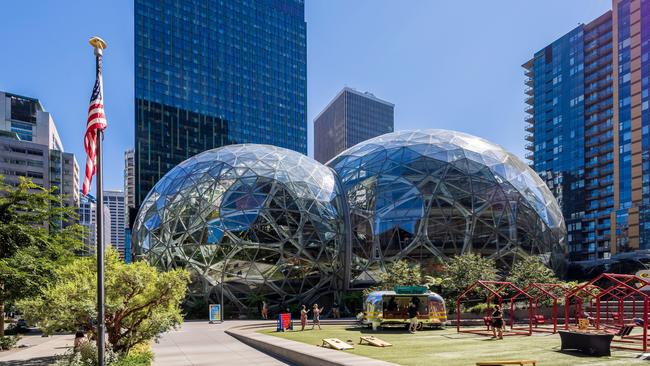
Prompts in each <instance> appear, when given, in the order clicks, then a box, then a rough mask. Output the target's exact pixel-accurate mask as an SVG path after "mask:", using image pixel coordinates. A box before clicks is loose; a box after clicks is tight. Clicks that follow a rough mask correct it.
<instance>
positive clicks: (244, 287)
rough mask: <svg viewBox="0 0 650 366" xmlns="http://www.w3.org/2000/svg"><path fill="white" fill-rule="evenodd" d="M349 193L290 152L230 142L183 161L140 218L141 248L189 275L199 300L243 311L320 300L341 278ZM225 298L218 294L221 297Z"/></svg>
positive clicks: (162, 183) (318, 167)
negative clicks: (344, 197) (220, 302)
mask: <svg viewBox="0 0 650 366" xmlns="http://www.w3.org/2000/svg"><path fill="white" fill-rule="evenodd" d="M342 203H343V201H342V197H341V196H340V195H339V191H338V185H337V183H336V179H335V176H334V173H333V172H332V171H331V170H330V169H329V168H327V167H326V166H324V165H322V164H320V163H318V162H316V161H314V160H312V159H310V158H308V157H307V156H304V155H302V154H299V153H297V152H295V151H292V150H287V149H284V148H280V147H275V146H268V145H254V144H246V145H230V146H225V147H221V148H218V149H214V150H210V151H206V152H203V153H201V154H198V155H196V156H194V157H192V158H190V159H188V160H186V161H184V162H183V163H181V164H179V165H178V166H176V167H175V168H173V169H172V170H171V171H169V172H168V173H167V174H165V176H164V177H163V178H162V179H161V180H160V181H159V182H158V183H157V184H156V185H155V187H154V188H153V189H152V190H151V192H150V193H149V195H148V196H147V197H146V199H145V200H144V202H143V204H142V207H141V208H140V211H139V213H138V217H137V219H136V222H135V230H134V240H135V245H136V248H140V250H141V252H142V255H144V257H145V258H146V259H147V260H148V261H149V262H150V263H152V264H154V265H156V266H159V267H161V268H163V269H170V268H175V267H183V268H187V269H188V270H190V272H191V274H192V276H193V282H192V285H191V288H190V291H191V293H192V295H193V296H195V297H202V298H204V299H205V298H210V297H212V299H210V301H218V300H219V297H220V296H217V294H219V292H220V291H221V284H223V293H224V296H225V298H226V300H227V302H228V303H230V304H234V305H235V306H236V307H237V308H238V310H239V311H240V313H241V312H244V311H245V310H246V309H249V310H251V309H254V308H255V307H258V306H259V305H260V303H261V302H262V301H266V302H267V303H269V304H270V305H272V306H280V305H282V306H289V305H290V304H297V303H298V302H313V301H316V300H318V298H319V297H321V296H324V295H331V294H332V291H334V290H333V288H334V285H335V283H336V282H337V281H339V282H340V278H341V277H340V276H341V273H340V272H341V271H340V269H341V265H340V258H339V255H340V253H342V251H343V250H344V243H343V237H344V236H343V232H344V228H343V222H344V220H343V212H342ZM219 295H220V294H219Z"/></svg>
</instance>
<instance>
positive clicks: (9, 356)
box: [0, 334, 74, 366]
mask: <svg viewBox="0 0 650 366" xmlns="http://www.w3.org/2000/svg"><path fill="white" fill-rule="evenodd" d="M73 343H74V335H73V334H64V335H54V336H51V337H41V336H40V335H27V336H24V337H23V338H22V339H21V340H20V341H19V342H18V345H28V347H25V348H15V349H13V350H10V351H4V352H0V365H1V366H14V365H15V366H18V365H23V366H45V365H49V364H50V363H52V362H54V360H55V356H56V355H62V354H64V353H65V352H66V351H67V350H68V349H69V348H70V347H72V344H73Z"/></svg>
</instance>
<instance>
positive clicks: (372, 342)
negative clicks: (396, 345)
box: [359, 336, 392, 347]
mask: <svg viewBox="0 0 650 366" xmlns="http://www.w3.org/2000/svg"><path fill="white" fill-rule="evenodd" d="M363 342H367V343H368V344H370V345H373V346H375V347H390V346H392V344H391V343H388V342H386V341H383V340H381V339H379V338H376V337H373V336H366V337H360V338H359V344H362V343H363Z"/></svg>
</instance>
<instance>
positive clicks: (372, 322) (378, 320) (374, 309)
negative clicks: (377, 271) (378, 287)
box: [361, 286, 447, 329]
mask: <svg viewBox="0 0 650 366" xmlns="http://www.w3.org/2000/svg"><path fill="white" fill-rule="evenodd" d="M410 302H414V303H416V304H417V305H418V313H419V314H420V315H418V320H419V324H418V329H419V328H422V327H423V326H426V327H432V328H435V327H442V326H443V325H445V323H446V322H447V309H446V308H445V300H444V299H443V298H442V296H440V295H438V294H436V293H435V292H431V291H428V290H427V288H426V287H423V286H397V287H395V290H394V291H374V292H371V293H370V294H368V296H366V298H365V300H364V302H363V317H362V319H361V322H362V324H364V325H367V326H372V327H373V328H377V327H385V326H408V324H409V319H408V312H407V309H408V306H409V303H410Z"/></svg>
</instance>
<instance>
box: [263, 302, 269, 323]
mask: <svg viewBox="0 0 650 366" xmlns="http://www.w3.org/2000/svg"><path fill="white" fill-rule="evenodd" d="M268 318H269V304H267V303H266V301H262V319H264V320H266V319H268Z"/></svg>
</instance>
